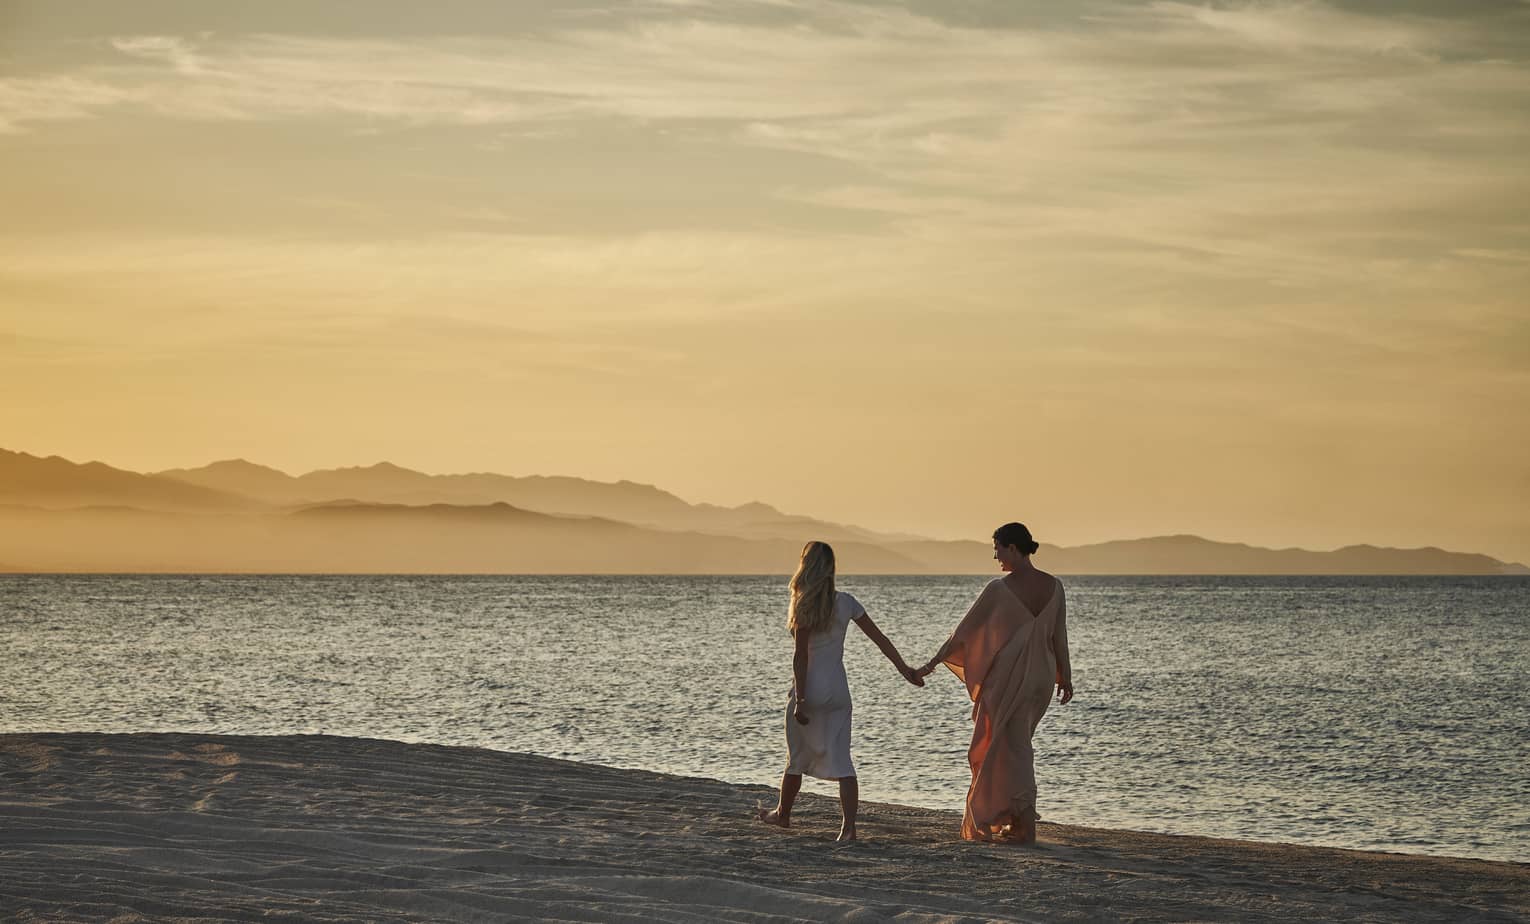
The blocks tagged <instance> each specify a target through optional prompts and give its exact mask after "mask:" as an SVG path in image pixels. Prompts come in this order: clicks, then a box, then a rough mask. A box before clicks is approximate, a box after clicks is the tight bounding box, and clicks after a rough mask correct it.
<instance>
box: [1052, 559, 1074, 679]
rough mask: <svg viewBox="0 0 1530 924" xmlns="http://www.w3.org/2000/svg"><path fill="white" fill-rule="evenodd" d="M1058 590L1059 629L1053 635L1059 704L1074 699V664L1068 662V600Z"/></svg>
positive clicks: (1061, 590)
mask: <svg viewBox="0 0 1530 924" xmlns="http://www.w3.org/2000/svg"><path fill="white" fill-rule="evenodd" d="M1062 592H1063V589H1062V587H1061V586H1059V587H1058V588H1057V595H1058V598H1057V629H1056V630H1055V631H1054V632H1053V633H1052V653H1053V654H1054V655H1056V656H1057V702H1058V703H1059V704H1061V703H1066V702H1067V701H1068V700H1070V699H1072V698H1073V663H1072V662H1071V661H1069V660H1068V598H1067V597H1064V596H1063V595H1062Z"/></svg>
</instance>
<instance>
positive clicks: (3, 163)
mask: <svg viewBox="0 0 1530 924" xmlns="http://www.w3.org/2000/svg"><path fill="white" fill-rule="evenodd" d="M314 7H321V9H319V10H315V9H314ZM953 11H955V12H953ZM1527 151H1530V3H1525V2H1517V0H1516V2H1444V0H1441V2H1429V3H1424V2H1404V3H1388V4H1380V3H1373V2H1362V0H1351V2H1345V3H1309V2H1302V3H1290V2H1262V3H1258V4H1191V3H1178V2H1155V3H1115V2H1111V3H1100V2H1093V0H1087V2H1077V3H1068V4H1056V3H1021V2H1011V0H1003V2H986V3H985V2H971V3H960V4H952V3H948V2H933V0H931V2H923V0H918V2H916V0H908V2H903V3H883V4H872V3H850V2H827V3H807V2H795V0H759V2H714V0H639V2H632V3H614V2H605V3H596V4H583V3H571V2H556V3H554V2H550V0H549V2H540V3H531V2H526V3H516V4H500V3H493V2H489V0H483V2H434V3H430V4H416V3H413V2H408V3H406V2H402V0H380V2H367V3H360V2H332V3H326V4H312V3H308V2H270V3H262V4H226V5H225V4H209V3H201V2H190V0H187V2H145V3H134V4H126V3H120V2H118V0H99V2H68V3H57V2H16V0H0V215H3V219H0V446H4V447H5V448H10V449H19V450H25V451H28V452H33V453H40V454H52V453H58V454H62V455H65V456H68V457H70V458H73V459H76V460H79V461H83V460H87V459H101V460H103V461H107V462H109V463H111V464H115V465H119V466H123V467H127V468H133V469H136V470H155V469H161V468H169V467H174V466H190V465H198V464H202V463H205V462H208V461H212V460H214V459H221V458H229V457H244V458H248V459H251V460H254V461H259V462H264V463H267V464H271V465H275V466H277V467H280V468H283V469H286V470H288V471H292V472H301V471H306V470H308V469H311V468H317V467H330V466H337V465H353V464H365V463H370V462H374V461H378V460H382V459H387V460H389V461H393V462H396V463H398V464H401V465H406V466H409V467H413V468H419V469H422V470H425V471H431V472H457V471H483V470H490V471H499V472H504V473H506V474H533V473H542V474H569V475H579V476H585V477H589V478H598V479H603V480H616V479H623V478H626V479H632V480H636V481H643V482H649V483H654V484H658V485H660V486H661V487H664V488H667V489H669V490H672V491H674V492H675V493H678V494H680V495H681V496H682V497H685V498H686V499H687V500H691V501H710V502H714V503H723V504H737V503H741V502H744V501H749V500H754V499H760V500H765V501H768V502H770V503H773V504H776V505H777V506H779V507H782V508H783V509H786V510H788V511H792V512H799V513H806V514H811V515H815V516H820V517H825V518H829V519H835V520H840V521H848V522H854V523H859V524H862V525H865V526H871V527H878V528H888V529H906V530H914V531H919V532H923V533H927V534H933V535H941V536H976V537H978V538H982V537H984V536H986V534H987V533H988V532H989V531H990V530H991V529H992V528H993V526H995V525H997V524H998V523H999V522H1002V521H1005V520H1009V519H1023V520H1025V521H1026V522H1027V523H1029V524H1030V525H1031V526H1032V528H1033V529H1034V530H1035V532H1036V534H1037V536H1038V538H1040V539H1042V541H1044V542H1045V541H1055V542H1059V543H1063V544H1073V543H1078V542H1086V541H1095V540H1102V539H1110V538H1130V537H1134V536H1143V535H1156V534H1164V533H1180V532H1193V533H1199V534H1202V535H1206V536H1209V537H1211V538H1217V539H1226V540H1236V541H1246V542H1251V543H1255V544H1261V545H1276V546H1283V545H1303V546H1306V547H1312V548H1331V547H1334V546H1337V545H1342V544H1346V543H1353V542H1373V543H1378V544H1390V545H1403V546H1418V545H1439V546H1444V547H1447V548H1454V549H1459V550H1464V551H1481V552H1486V553H1489V554H1493V555H1496V556H1499V557H1503V558H1509V559H1517V560H1520V561H1530V514H1527V513H1526V511H1530V424H1527V420H1530V294H1527V293H1530V166H1527V165H1530V158H1527V154H1526V152H1527Z"/></svg>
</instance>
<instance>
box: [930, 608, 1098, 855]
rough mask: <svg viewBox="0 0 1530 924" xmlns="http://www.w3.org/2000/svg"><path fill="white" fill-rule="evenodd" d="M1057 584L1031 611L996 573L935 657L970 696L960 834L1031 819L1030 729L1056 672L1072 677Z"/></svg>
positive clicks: (974, 836) (984, 832) (980, 836)
mask: <svg viewBox="0 0 1530 924" xmlns="http://www.w3.org/2000/svg"><path fill="white" fill-rule="evenodd" d="M1065 606H1066V604H1065V601H1064V598H1063V587H1062V582H1061V581H1057V582H1056V586H1055V589H1054V591H1053V594H1052V599H1051V600H1050V601H1048V603H1047V605H1046V606H1044V607H1043V608H1042V611H1041V613H1040V614H1032V613H1031V612H1030V611H1029V610H1027V609H1026V607H1025V605H1024V604H1023V603H1021V602H1020V598H1019V597H1018V596H1016V595H1015V593H1014V591H1012V590H1011V589H1010V588H1009V586H1008V585H1007V584H1005V583H1004V581H1003V579H1002V578H1000V579H996V580H994V581H991V582H990V583H989V584H988V586H987V587H985V588H984V589H983V592H982V593H981V594H980V595H978V598H977V600H975V601H974V602H973V604H972V607H971V608H970V609H969V610H968V611H967V615H966V616H964V617H963V618H962V621H961V622H960V623H959V624H958V625H957V627H956V630H955V631H954V632H952V633H951V637H950V638H949V639H948V640H947V641H946V643H945V644H944V645H942V646H941V649H940V652H939V654H938V655H937V656H936V657H937V658H938V659H939V660H941V661H942V662H944V663H945V665H946V666H947V667H949V668H950V669H951V672H952V673H954V674H956V676H957V677H958V678H959V679H960V680H961V681H962V683H963V684H964V685H965V686H966V688H967V695H968V696H969V697H970V698H971V699H972V722H973V728H972V744H971V746H970V747H969V748H968V750H967V762H968V765H969V766H970V768H971V770H972V785H971V787H970V788H969V789H968V791H967V804H966V811H965V812H964V815H963V818H962V836H963V837H965V838H967V839H968V840H987V839H989V838H990V837H992V836H993V835H994V834H995V833H996V832H997V829H999V828H1001V827H1002V826H1003V825H1005V824H1009V823H1013V822H1014V821H1015V820H1016V819H1018V818H1020V817H1032V818H1033V817H1035V801H1036V782H1035V767H1034V762H1033V760H1032V751H1031V744H1030V742H1031V735H1032V733H1034V732H1035V729H1036V724H1037V723H1038V722H1039V721H1040V720H1041V716H1042V715H1043V714H1044V713H1045V712H1046V709H1047V705H1048V703H1049V702H1050V700H1051V696H1052V685H1053V683H1054V682H1055V681H1056V680H1057V678H1059V677H1062V678H1065V679H1071V678H1070V677H1069V675H1070V673H1071V666H1070V665H1069V662H1068V655H1067V650H1068V649H1067V635H1066V628H1065V626H1066V623H1065V622H1064V616H1063V613H1064V611H1065Z"/></svg>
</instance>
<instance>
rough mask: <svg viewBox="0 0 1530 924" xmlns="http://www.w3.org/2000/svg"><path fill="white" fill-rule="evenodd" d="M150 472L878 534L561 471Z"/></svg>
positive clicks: (662, 521) (776, 532)
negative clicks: (691, 499) (698, 501)
mask: <svg viewBox="0 0 1530 924" xmlns="http://www.w3.org/2000/svg"><path fill="white" fill-rule="evenodd" d="M156 477H160V478H167V479H175V480H177V481H183V482H186V483H188V484H195V485H199V486H202V487H207V488H212V489H216V490H220V491H225V492H233V493H238V494H244V495H247V496H249V497H252V498H258V499H260V500H263V501H265V502H267V503H271V504H280V505H294V504H313V503H321V502H324V501H328V500H333V499H336V498H349V499H352V500H357V501H366V502H370V503H377V504H409V505H417V506H418V505H428V504H457V505H466V506H473V505H482V504H492V503H507V504H511V505H513V506H516V507H520V508H522V509H525V510H536V511H540V512H542V513H560V514H574V515H579V516H597V517H605V518H608V519H614V520H620V521H622V522H625V523H634V524H637V525H640V526H657V527H661V528H664V529H678V530H697V531H701V532H720V533H725V534H730V535H741V536H751V535H753V536H760V537H778V538H795V537H797V536H799V535H803V534H804V533H806V534H811V535H814V536H821V537H822V538H824V539H825V540H827V541H830V542H833V541H836V540H838V541H844V540H856V541H859V540H865V541H871V542H875V541H878V540H881V539H886V538H898V537H893V536H884V535H882V534H878V533H875V532H872V531H871V530H865V529H860V528H859V527H854V526H842V525H840V524H836V523H825V522H823V521H821V520H815V519H813V518H811V517H801V516H791V515H788V514H784V513H782V512H781V511H779V510H777V509H776V508H774V507H772V506H770V505H769V504H762V503H758V502H754V503H748V504H743V505H740V506H738V507H720V506H717V505H714V504H689V503H686V502H685V501H684V500H682V499H680V498H679V497H677V496H675V495H674V494H671V493H669V492H668V491H664V490H661V489H659V488H656V487H654V486H653V485H647V484H639V483H637V482H632V481H617V482H602V481H590V480H587V479H584V478H573V477H568V476H561V475H525V476H512V475H497V474H493V473H490V472H476V473H472V474H464V475H427V474H425V473H424V472H417V471H414V470H413V469H407V468H402V467H400V466H397V465H394V464H392V463H390V462H379V463H378V464H376V465H369V466H359V467H351V468H332V469H320V470H318V471H313V472H308V473H307V474H305V475H298V476H293V475H288V474H286V473H285V472H281V471H278V470H277V469H274V468H268V467H266V466H263V465H256V464H254V463H251V462H246V461H244V460H243V459H232V460H227V461H223V462H214V463H213V464H211V465H207V466H203V467H202V468H195V469H170V470H168V471H163V472H158V473H156Z"/></svg>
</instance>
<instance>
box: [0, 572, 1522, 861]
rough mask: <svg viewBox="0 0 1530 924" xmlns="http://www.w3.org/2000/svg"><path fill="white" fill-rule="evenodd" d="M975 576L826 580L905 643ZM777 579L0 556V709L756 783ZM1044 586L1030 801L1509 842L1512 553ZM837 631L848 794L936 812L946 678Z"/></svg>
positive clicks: (786, 672)
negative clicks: (1502, 561)
mask: <svg viewBox="0 0 1530 924" xmlns="http://www.w3.org/2000/svg"><path fill="white" fill-rule="evenodd" d="M985 580H986V578H981V577H899V578H886V577H882V578H871V577H846V578H844V579H843V580H842V581H841V582H840V587H841V589H843V590H848V591H850V592H852V593H854V594H856V595H857V596H858V597H859V598H860V599H861V601H862V602H863V603H865V604H866V607H867V608H868V609H869V610H870V612H871V613H872V615H873V617H874V618H875V619H876V621H877V622H878V623H879V624H880V625H881V626H882V627H883V629H884V630H885V631H886V632H887V634H888V635H889V637H891V638H892V640H893V641H894V642H895V643H896V644H897V645H898V646H899V648H900V649H901V650H902V651H904V652H905V653H906V656H907V658H908V660H909V661H910V662H914V663H918V662H919V661H923V660H924V659H926V658H927V657H928V656H929V655H930V654H931V653H932V652H933V651H934V649H935V648H936V647H937V646H938V645H939V643H940V641H941V640H942V639H943V638H944V637H945V635H946V634H947V633H948V632H949V631H950V629H951V627H952V626H953V625H954V624H955V622H956V620H957V619H958V618H959V617H960V616H961V614H962V613H963V612H965V610H966V606H967V604H968V603H969V602H970V601H971V599H972V597H973V596H974V595H975V594H976V593H977V591H978V590H979V589H980V588H981V587H982V585H983V583H984V581H985ZM784 583H785V578H784V577H780V578H758V577H739V578H713V577H660V578H654V577H547V578H542V577H465V578H464V577H176V576H155V577H120V576H89V577H75V576H47V577H35V576H3V577H0V655H3V656H0V731H3V732H26V731H107V732H134V731H170V730H175V731H204V732H219V733H230V734H286V733H293V732H323V733H326V734H335V735H357V736H371V737H383V738H395V739H400V740H404V741H430V742H439V743H444V744H459V745H473V746H479V747H489V748H497V749H502V750H510V751H530V752H534V753H538V754H545V755H551V756H556V757H565V758H572V759H575V760H583V761H593V762H598V763H602V764H610V765H614V766H619V767H641V768H645V769H649V770H659V771H666V772H673V773H681V774H688V775H700V776H710V777H717V778H721V779H725V780H732V781H737V782H748V783H766V784H774V783H775V782H776V780H777V774H778V773H779V771H780V768H781V766H782V765H783V762H784V760H785V753H784V747H785V746H784V741H783V731H782V724H783V721H784V713H783V709H784V704H785V699H786V691H787V688H788V686H789V685H790V654H791V645H790V639H789V637H788V636H787V634H786V632H785V630H784V628H783V625H782V622H783V616H784V608H785V591H784ZM1067 583H1068V588H1069V590H1068V623H1069V631H1070V634H1071V637H1072V642H1073V663H1074V665H1075V683H1076V686H1077V691H1078V692H1077V699H1076V700H1075V701H1074V702H1073V703H1072V704H1070V705H1068V706H1066V707H1058V706H1056V705H1055V704H1054V705H1053V707H1052V709H1051V711H1050V712H1048V714H1047V717H1046V718H1045V719H1044V720H1043V721H1042V724H1041V728H1040V730H1039V731H1038V732H1037V736H1036V750H1037V775H1038V782H1039V786H1040V805H1039V808H1040V811H1041V813H1042V816H1043V818H1044V819H1046V820H1048V821H1058V822H1068V823H1076V824H1086V825H1094V826H1102V827H1119V828H1134V829H1139V830H1145V831H1161V832H1171V833H1177V834H1206V835H1215V836H1221V837H1237V838H1249V839H1255V840H1268V841H1290V842H1298V843H1307V844H1322V845H1332V846H1341V847H1359V848H1372V849H1382V850H1396V851H1405V852H1411V853H1429V854H1444V855H1452V856H1469V857H1484V858H1492V859H1503V860H1518V861H1526V860H1530V745H1527V740H1530V734H1527V730H1530V579H1525V578H1511V577H1504V578H1331V577H1323V578H1220V577H1219V578H1141V577H1131V578H1125V577H1122V578H1103V577H1094V578H1074V579H1071V580H1069V581H1068V582H1067ZM846 647H847V650H846V666H847V669H848V671H849V674H850V686H851V690H852V693H853V695H854V698H855V709H856V712H855V732H854V754H855V760H856V764H857V767H858V770H859V773H860V777H861V793H862V798H865V799H868V800H875V801H892V802H903V803H908V804H914V805H922V806H931V807H938V808H946V809H959V808H960V806H961V800H962V795H963V793H964V792H965V789H966V782H967V770H966V765H965V749H966V744H967V738H968V735H969V732H970V724H969V722H968V715H969V711H970V705H969V704H968V702H967V701H966V698H965V696H964V695H963V693H962V690H961V688H960V686H959V685H958V684H957V682H956V680H955V678H954V677H952V676H951V675H950V674H949V673H947V672H945V671H944V670H941V671H940V672H938V673H937V674H936V675H935V676H934V677H933V678H932V679H931V681H930V684H929V686H927V687H926V688H924V689H922V690H921V689H915V688H913V687H910V686H908V685H907V684H905V683H904V682H903V680H902V678H900V677H899V676H898V675H897V674H896V673H894V671H893V670H892V668H891V667H890V666H889V665H888V664H887V663H886V661H885V660H884V659H882V657H881V655H880V654H879V653H878V652H877V651H876V649H875V648H874V647H873V646H872V645H871V644H870V643H869V642H868V641H867V640H866V639H865V638H864V637H863V636H861V635H860V634H859V633H858V632H856V631H855V630H854V629H853V628H852V629H851V636H850V638H849V640H848V642H847V646H846ZM832 785H833V784H821V783H812V782H810V783H809V789H814V788H816V789H817V790H818V791H822V792H832V791H833V790H832ZM740 808H741V816H740V817H743V816H742V810H743V808H744V807H743V806H741V807H740Z"/></svg>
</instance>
